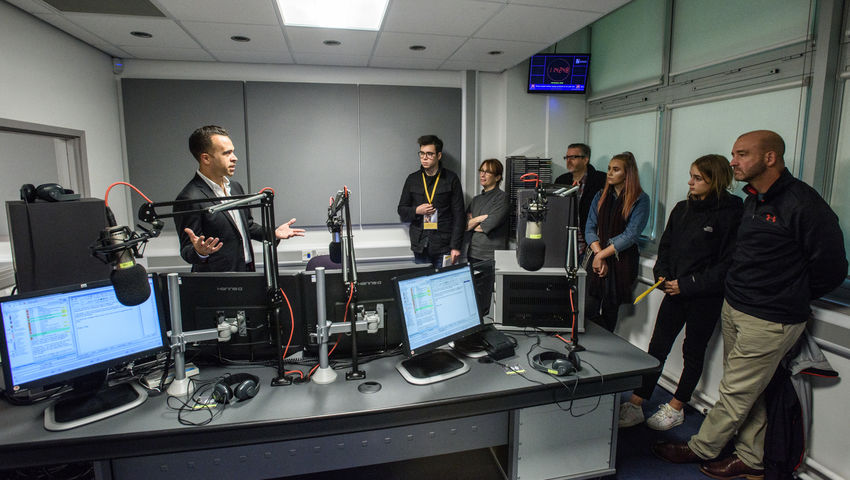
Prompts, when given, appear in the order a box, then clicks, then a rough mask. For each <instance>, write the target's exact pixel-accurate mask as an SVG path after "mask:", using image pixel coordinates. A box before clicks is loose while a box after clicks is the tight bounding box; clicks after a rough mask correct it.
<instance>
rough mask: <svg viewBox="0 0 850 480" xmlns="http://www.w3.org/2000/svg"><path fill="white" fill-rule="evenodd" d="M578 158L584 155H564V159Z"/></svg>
mask: <svg viewBox="0 0 850 480" xmlns="http://www.w3.org/2000/svg"><path fill="white" fill-rule="evenodd" d="M578 158H585V156H584V155H564V160H576V159H578Z"/></svg>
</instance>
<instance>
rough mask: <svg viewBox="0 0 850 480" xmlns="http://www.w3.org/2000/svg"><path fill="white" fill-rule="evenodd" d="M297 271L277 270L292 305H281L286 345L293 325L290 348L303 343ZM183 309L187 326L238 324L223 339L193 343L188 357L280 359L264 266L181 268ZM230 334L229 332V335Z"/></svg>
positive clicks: (190, 328) (215, 360)
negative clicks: (254, 269) (210, 269)
mask: <svg viewBox="0 0 850 480" xmlns="http://www.w3.org/2000/svg"><path fill="white" fill-rule="evenodd" d="M297 276H298V275H297V273H292V274H281V275H279V276H278V286H279V287H280V288H281V289H283V291H284V293H285V294H286V296H287V298H289V303H290V305H291V306H292V314H293V317H294V318H290V315H289V306H288V305H287V304H286V302H285V301H284V303H283V305H282V306H281V308H280V329H281V342H282V343H283V345H284V346H286V344H287V341H288V340H289V337H290V332H291V331H292V330H293V324H294V334H293V335H292V342H291V343H290V345H289V352H288V353H293V352H294V351H295V350H296V349H297V348H299V345H300V344H301V342H300V339H301V336H302V333H301V332H302V330H301V329H302V323H303V321H302V315H301V304H300V297H301V293H300V290H299V289H300V285H299V280H298V279H297ZM178 281H179V283H180V313H181V317H182V318H181V320H182V325H183V331H184V332H189V331H193V330H206V329H213V328H218V325H219V324H220V323H222V322H225V323H227V324H228V325H231V326H233V327H235V331H234V332H231V331H227V332H225V334H224V336H223V337H222V336H220V337H221V338H222V341H217V340H205V341H203V342H199V343H197V344H195V345H193V346H192V347H191V350H190V351H189V352H188V353H187V355H186V359H187V361H191V362H194V363H205V364H223V365H226V364H233V363H244V362H267V361H271V360H276V359H277V355H276V350H277V348H276V338H275V332H274V319H273V318H269V309H268V302H269V299H268V293H267V287H266V278H265V275H264V274H263V273H261V272H185V273H180V274H178ZM227 335H229V338H228V336H227Z"/></svg>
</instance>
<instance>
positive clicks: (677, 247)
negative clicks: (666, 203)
mask: <svg viewBox="0 0 850 480" xmlns="http://www.w3.org/2000/svg"><path fill="white" fill-rule="evenodd" d="M743 211H744V202H743V201H742V200H741V199H740V198H739V197H736V196H734V195H728V194H724V195H723V196H721V197H720V198H719V199H718V198H717V197H716V196H714V195H711V196H710V197H709V198H707V199H705V200H693V199H689V200H683V201H681V202H679V203H677V204H676V206H675V207H674V208H673V211H672V212H670V218H669V219H668V220H667V227H666V228H665V229H664V233H663V234H662V235H661V242H660V243H659V245H658V259H657V260H656V262H655V268H654V269H653V272H654V273H655V278H656V279H657V278H658V277H664V278H665V279H667V280H678V282H679V291H680V292H681V295H682V297H710V296H716V297H721V296H722V295H723V284H724V280H725V279H726V272H727V271H728V270H729V265H730V264H731V262H732V251H733V250H734V248H735V236H736V235H737V233H738V225H740V223H741V213H742V212H743Z"/></svg>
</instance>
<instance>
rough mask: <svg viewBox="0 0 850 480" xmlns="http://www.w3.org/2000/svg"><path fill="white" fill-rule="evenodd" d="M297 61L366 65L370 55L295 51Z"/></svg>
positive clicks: (355, 65)
mask: <svg viewBox="0 0 850 480" xmlns="http://www.w3.org/2000/svg"><path fill="white" fill-rule="evenodd" d="M295 63H298V64H301V65H337V66H343V67H365V66H367V65H368V64H369V56H368V55H334V54H321V53H299V52H295Z"/></svg>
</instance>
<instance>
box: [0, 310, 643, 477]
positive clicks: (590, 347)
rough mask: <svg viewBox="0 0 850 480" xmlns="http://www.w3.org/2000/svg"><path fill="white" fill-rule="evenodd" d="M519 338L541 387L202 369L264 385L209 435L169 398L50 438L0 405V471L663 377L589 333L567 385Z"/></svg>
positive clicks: (391, 362)
mask: <svg viewBox="0 0 850 480" xmlns="http://www.w3.org/2000/svg"><path fill="white" fill-rule="evenodd" d="M512 335H513V336H514V337H515V338H516V339H517V340H518V341H519V346H518V348H517V350H516V355H515V356H514V357H510V358H508V359H505V360H503V361H502V362H503V363H504V364H506V365H518V366H520V367H521V368H524V369H525V373H524V375H525V376H526V377H528V378H529V379H531V380H535V381H536V382H541V383H534V382H531V381H529V380H527V379H525V378H523V377H521V376H519V375H515V374H514V375H508V374H506V373H505V369H504V368H503V367H502V366H500V365H498V364H496V363H480V362H478V361H476V360H470V359H467V361H468V362H469V363H470V366H471V367H472V368H471V370H470V371H469V372H468V373H466V374H464V375H461V376H459V377H456V378H454V379H450V380H447V381H444V382H440V383H436V384H432V385H426V386H414V385H410V384H408V383H407V382H405V381H404V379H403V378H402V377H401V375H400V374H399V373H398V372H397V371H396V370H395V364H396V363H397V362H398V361H399V360H401V359H402V357H392V358H383V359H379V360H376V361H373V362H370V363H368V364H365V365H362V369H363V370H365V371H366V376H367V377H366V379H365V380H360V381H351V382H348V381H346V380H345V379H344V371H340V372H339V373H340V376H339V377H338V378H337V380H336V381H335V382H334V383H332V384H329V385H317V384H315V383H312V382H311V383H307V384H302V385H290V386H285V387H271V386H269V382H270V380H271V378H272V377H273V376H274V374H275V371H274V369H273V368H268V367H263V368H253V369H245V368H242V369H229V370H226V369H222V368H205V369H202V370H201V374H200V376H199V378H200V379H201V380H204V379H206V380H212V379H214V378H215V377H216V376H217V375H220V374H222V373H224V372H226V371H232V372H239V371H249V372H250V373H253V374H255V375H257V376H259V377H260V379H261V382H262V386H261V388H260V391H259V393H258V394H257V396H256V397H255V398H253V399H250V400H248V401H244V402H239V403H235V404H231V405H228V406H227V407H226V408H225V409H224V411H223V412H222V413H221V414H220V415H219V416H217V417H216V418H215V419H214V420H213V422H212V423H210V424H209V425H206V426H200V427H197V426H195V427H193V426H183V425H180V424H179V423H178V421H177V411H176V410H172V409H170V408H168V407H167V405H166V397H165V396H158V397H152V398H149V399H148V400H147V401H146V402H145V403H144V404H142V405H141V406H139V407H137V408H135V409H133V410H130V411H129V412H126V413H123V414H120V415H117V416H114V417H111V418H108V419H105V420H101V421H99V422H96V423H93V424H90V425H86V426H83V427H79V428H75V429H72V430H69V431H65V432H49V431H47V430H45V429H44V427H43V421H44V420H43V412H44V408H45V407H46V406H47V403H41V404H37V405H31V406H12V405H10V404H9V403H7V402H0V431H2V432H3V434H2V436H0V437H2V438H0V464H2V465H3V466H4V467H5V468H14V467H23V466H30V465H40V464H58V463H67V462H73V461H84V460H102V459H107V458H121V457H128V456H137V455H147V454H156V453H166V452H177V451H188V450H197V449H204V448H215V447H223V446H232V445H247V444H254V443H260V442H272V441H282V440H290V439H297V438H309V437H317V436H324V435H333V434H339V433H349V432H357V431H363V430H373V429H377V428H383V427H391V426H397V425H406V424H414V423H421V422H428V421H435V420H444V419H450V418H458V417H465V416H470V415H478V414H484V413H490V412H498V411H507V410H511V409H515V408H524V407H529V406H535V405H542V404H546V403H552V402H553V401H554V400H558V401H561V400H566V399H571V398H582V397H587V396H595V395H600V394H606V393H614V392H622V391H627V390H630V389H634V388H637V387H638V386H639V385H640V380H641V375H642V374H644V373H647V372H650V371H653V370H656V369H658V368H659V364H658V362H657V361H656V360H655V359H654V358H652V357H650V356H649V355H647V354H646V353H644V352H643V351H641V350H639V349H638V348H636V347H634V346H633V345H631V344H630V343H628V342H627V341H625V340H623V339H621V338H620V337H617V336H615V335H613V334H611V333H609V332H607V331H605V330H603V329H602V328H600V327H598V326H596V325H595V324H589V325H588V328H587V332H586V333H585V334H583V335H581V336H580V338H579V340H580V342H581V344H582V345H583V346H584V347H585V348H587V351H585V352H582V353H581V354H580V357H581V360H582V364H583V369H582V371H581V372H579V374H578V382H576V377H573V376H570V377H563V378H562V379H561V381H562V382H563V384H562V383H561V382H559V381H558V379H556V378H554V377H551V376H549V375H547V374H544V373H542V372H538V371H535V370H533V369H532V368H531V367H529V365H528V361H527V359H526V352H527V351H528V350H529V348H530V347H531V346H532V345H533V344H534V343H535V342H536V338H534V337H525V336H523V334H521V333H516V334H512ZM541 345H543V346H544V347H549V348H553V349H563V343H561V342H560V341H559V340H557V339H555V338H551V337H543V338H542V339H541ZM538 351H539V350H538ZM592 367H594V368H592ZM597 371H598V373H597ZM600 374H601V375H600ZM363 381H377V382H379V383H380V384H381V386H382V388H381V390H380V391H379V392H377V393H369V394H364V393H360V392H359V391H358V390H357V386H358V385H359V384H360V383H362V382H363Z"/></svg>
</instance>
